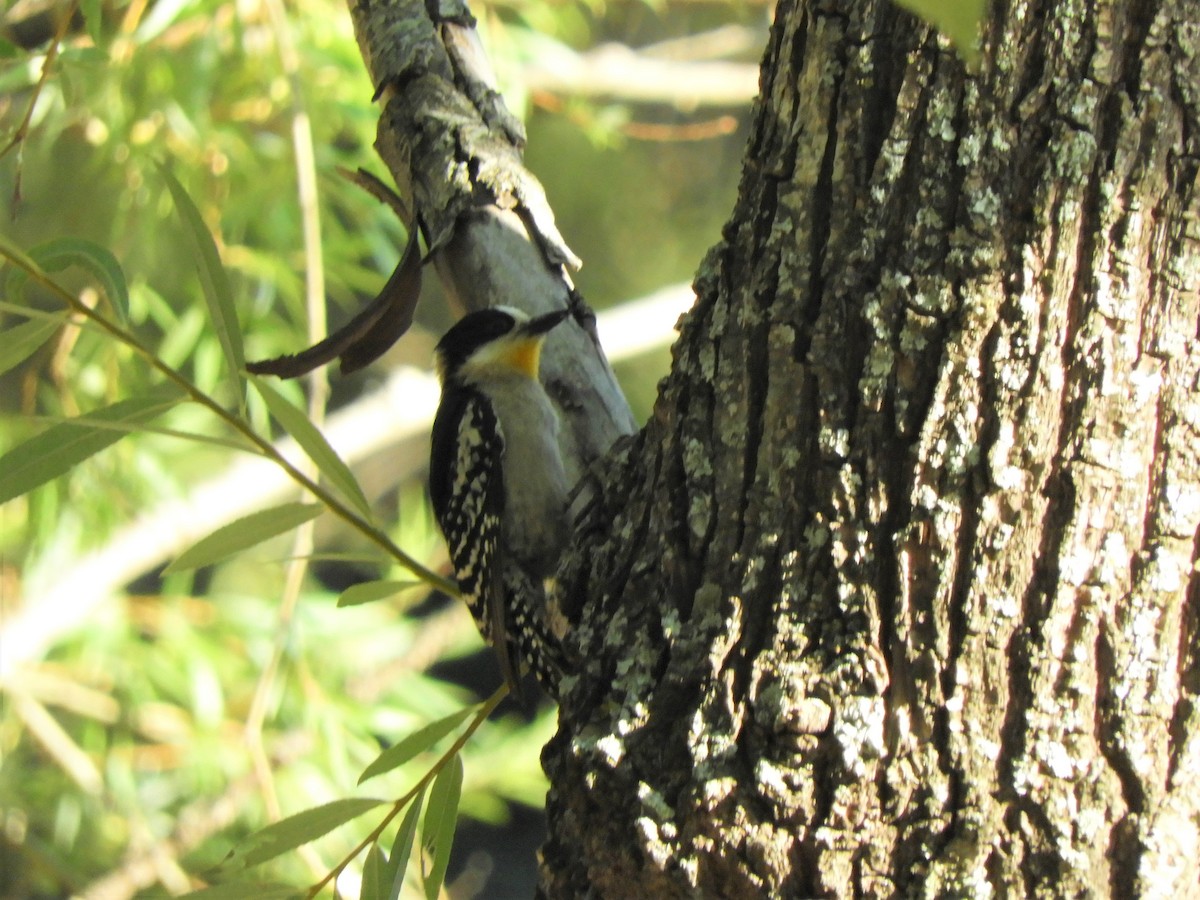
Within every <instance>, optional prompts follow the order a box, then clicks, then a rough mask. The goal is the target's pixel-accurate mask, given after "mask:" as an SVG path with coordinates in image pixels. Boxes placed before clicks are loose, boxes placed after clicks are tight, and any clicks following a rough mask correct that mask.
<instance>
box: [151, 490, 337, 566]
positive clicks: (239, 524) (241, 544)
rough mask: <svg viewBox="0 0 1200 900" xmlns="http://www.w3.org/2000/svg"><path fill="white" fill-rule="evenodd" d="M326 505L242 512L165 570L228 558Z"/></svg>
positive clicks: (300, 522) (316, 513)
mask: <svg viewBox="0 0 1200 900" xmlns="http://www.w3.org/2000/svg"><path fill="white" fill-rule="evenodd" d="M324 510H325V507H323V506H322V505H321V504H319V503H284V504H283V505H282V506H273V507H271V508H270V509H263V510H259V511H258V512H255V513H250V515H248V516H243V517H242V518H240V519H237V520H236V521H233V522H230V523H229V524H228V525H222V526H221V527H220V528H218V529H217V530H216V531H214V532H213V533H212V534H210V535H209V536H208V537H206V538H201V539H200V540H199V541H197V542H196V543H195V544H193V545H192V546H191V547H189V548H188V549H187V550H185V551H183V553H181V554H179V558H178V559H176V560H175V561H174V562H173V563H171V564H170V565H169V566H167V568H166V569H164V570H163V571H164V572H165V573H170V572H185V571H187V570H188V569H198V568H200V567H201V566H211V565H212V564H213V563H218V562H221V561H222V560H225V559H228V558H229V557H231V556H233V555H234V554H236V553H240V552H241V551H242V550H245V549H247V548H248V547H253V546H255V545H256V544H261V543H262V542H263V541H265V540H267V539H269V538H273V537H275V536H276V535H280V534H283V533H284V532H286V531H291V530H292V529H293V528H295V527H297V526H299V525H303V524H304V523H305V522H307V521H309V520H310V519H315V518H316V517H317V516H319V515H320V514H321V513H322V512H324Z"/></svg>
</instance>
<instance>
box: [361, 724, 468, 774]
mask: <svg viewBox="0 0 1200 900" xmlns="http://www.w3.org/2000/svg"><path fill="white" fill-rule="evenodd" d="M478 709H479V707H478V706H468V707H466V708H464V709H460V710H459V711H458V712H455V713H451V714H450V715H448V716H446V717H445V718H444V719H438V720H437V721H436V722H432V723H430V724H429V725H426V726H425V727H424V728H422V729H421V730H420V731H416V732H414V733H413V734H410V735H409V736H408V737H406V738H405V739H404V740H402V741H401V742H400V743H398V744H396V745H395V746H394V747H388V748H387V749H386V750H384V751H383V752H382V753H380V754H379V755H378V756H377V757H375V760H374V762H372V763H371V764H370V765H369V766H367V767H366V768H365V769H363V773H362V775H360V776H359V777H358V783H359V784H362V783H363V782H364V781H367V780H369V779H371V778H374V777H375V776H376V775H382V774H383V773H384V772H390V771H392V769H395V768H398V767H399V766H402V765H404V764H405V763H406V762H408V761H409V760H410V759H412V758H413V757H414V756H416V755H417V754H418V753H423V752H425V751H426V750H428V749H429V748H430V747H432V746H433V745H434V744H436V743H437V742H438V741H440V740H441V739H442V738H444V737H445V736H446V735H448V734H449V733H450V732H452V731H453V730H454V729H455V728H457V727H458V726H459V725H461V724H462V723H463V722H464V721H466V719H467V717H468V716H470V715H471V714H472V713H474V712H477V711H478Z"/></svg>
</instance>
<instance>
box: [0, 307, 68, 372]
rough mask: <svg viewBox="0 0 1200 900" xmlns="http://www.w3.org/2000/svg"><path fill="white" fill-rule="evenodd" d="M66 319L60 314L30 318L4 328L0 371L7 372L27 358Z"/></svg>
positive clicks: (0, 347)
mask: <svg viewBox="0 0 1200 900" xmlns="http://www.w3.org/2000/svg"><path fill="white" fill-rule="evenodd" d="M66 321H67V317H66V316H65V315H62V316H55V317H54V318H52V319H30V320H29V321H28V322H22V323H21V324H20V325H17V326H14V327H13V328H6V329H5V330H4V341H3V343H0V372H7V371H8V370H9V369H11V368H12V367H13V366H15V365H18V364H20V363H22V362H24V361H25V360H26V359H28V358H29V357H30V356H31V355H33V353H34V351H36V350H37V348H38V347H40V346H42V344H44V343H46V341H47V340H49V338H50V335H52V334H54V332H55V331H57V330H58V329H59V328H61V327H62V325H63V323H65V322H66Z"/></svg>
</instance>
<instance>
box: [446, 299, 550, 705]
mask: <svg viewBox="0 0 1200 900" xmlns="http://www.w3.org/2000/svg"><path fill="white" fill-rule="evenodd" d="M567 315H568V312H567V310H561V311H558V312H553V313H549V314H547V315H542V316H538V317H536V318H530V317H529V316H528V315H526V314H525V313H524V312H522V311H520V310H517V309H511V308H508V307H498V308H495V309H486V310H481V311H479V312H474V313H471V314H469V315H467V316H465V317H464V318H463V319H462V320H461V321H459V322H458V324H456V325H455V326H454V327H453V328H451V329H450V330H449V331H448V332H446V334H445V336H444V337H443V338H442V339H441V341H439V342H438V345H437V349H436V351H435V361H436V365H437V370H438V376H439V378H440V379H441V382H442V399H441V404H440V405H439V406H438V411H437V416H436V417H435V418H434V422H433V439H432V448H431V451H430V462H429V496H430V499H431V500H432V502H433V511H434V514H435V516H436V517H437V521H438V525H439V526H440V527H441V529H442V534H444V535H445V537H446V544H447V546H448V547H449V550H450V562H451V564H452V566H453V568H454V575H455V578H456V579H457V581H458V587H459V590H460V592H461V593H462V597H463V599H464V600H465V601H466V603H467V606H468V607H469V608H470V610H471V614H472V615H473V616H474V618H475V623H476V624H477V625H478V626H479V630H480V632H481V633H482V634H483V637H484V639H485V640H486V641H487V642H488V643H490V644H491V645H492V647H493V649H494V650H495V651H496V655H497V657H498V659H499V661H500V668H501V671H502V672H503V674H504V677H505V679H506V680H507V681H508V683H509V686H510V687H511V688H512V690H513V692H514V693H516V694H517V695H518V696H519V678H520V676H521V674H522V672H523V671H524V670H526V669H528V670H530V671H532V672H533V673H534V675H536V676H537V679H538V681H539V683H540V684H541V685H542V687H543V688H544V689H545V690H546V691H547V692H548V693H549V694H551V695H552V696H557V694H558V681H559V678H560V676H561V675H562V673H563V666H564V657H563V652H562V646H561V643H560V641H559V638H558V636H556V634H555V631H554V629H553V628H552V627H551V615H552V613H551V610H550V609H549V603H548V599H547V589H548V587H549V586H550V584H551V583H552V582H551V581H550V579H551V578H552V577H553V575H554V572H555V567H556V565H557V563H558V558H559V555H560V553H561V552H562V549H563V546H564V543H565V541H566V539H567V535H568V531H569V528H568V524H569V523H568V521H567V518H568V513H567V503H568V491H569V485H568V484H567V478H566V475H565V474H564V471H563V463H562V458H561V456H560V451H559V445H558V427H559V423H558V414H557V413H556V412H555V411H554V406H553V404H552V403H551V402H550V397H549V396H548V395H547V394H546V391H545V389H544V388H543V387H542V384H541V381H540V380H539V378H538V363H539V359H540V355H541V349H542V342H543V341H544V340H545V338H546V335H547V333H548V332H549V331H550V330H551V329H552V328H554V327H555V326H556V325H558V324H559V323H560V322H562V321H563V320H564V319H565V318H566V317H567Z"/></svg>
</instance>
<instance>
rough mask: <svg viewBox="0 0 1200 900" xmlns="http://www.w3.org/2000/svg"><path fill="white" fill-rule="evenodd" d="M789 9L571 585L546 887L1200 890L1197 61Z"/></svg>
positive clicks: (589, 523)
mask: <svg viewBox="0 0 1200 900" xmlns="http://www.w3.org/2000/svg"><path fill="white" fill-rule="evenodd" d="M994 6H995V8H994V10H993V16H994V20H993V22H992V23H991V24H990V25H989V26H988V29H987V33H986V35H985V42H984V62H983V66H982V70H981V72H980V73H979V74H977V75H974V76H971V75H968V74H967V73H966V72H964V70H963V67H962V65H961V63H960V62H959V61H958V60H957V59H956V58H955V56H954V55H953V53H952V52H950V51H949V50H947V49H946V47H945V46H944V45H943V44H942V43H940V42H939V40H938V38H937V37H936V36H934V35H932V34H931V33H930V32H929V30H928V29H926V28H924V27H923V26H921V25H920V24H919V23H917V22H916V21H915V20H913V19H912V18H911V17H909V16H908V15H907V14H905V13H903V12H901V11H899V10H898V9H896V8H895V7H894V6H892V5H891V4H890V3H888V2H866V0H833V2H822V3H820V4H815V3H806V2H802V0H782V2H781V3H780V4H779V7H778V12H777V21H776V24H775V26H774V28H773V30H772V33H771V38H770V43H769V46H768V48H767V51H766V55H765V58H764V62H763V74H762V98H761V99H760V101H759V103H758V105H757V106H756V113H755V120H754V125H753V134H752V137H751V140H750V144H749V147H748V150H747V154H746V160H745V170H744V175H743V180H742V184H741V188H740V193H739V199H738V203H737V207H736V209H735V210H734V212H733V215H732V217H731V219H730V222H729V224H728V225H727V227H726V229H725V233H724V235H723V239H722V241H721V243H720V244H719V245H718V246H717V247H715V248H714V249H713V251H712V252H711V253H710V254H709V257H708V258H707V259H706V261H705V263H704V265H703V266H702V268H701V271H700V274H699V275H698V278H697V290H698V295H699V301H698V303H697V305H696V307H695V309H694V310H693V311H692V313H691V314H690V315H689V316H687V317H686V319H685V320H684V322H683V325H682V329H681V332H682V333H681V336H680V339H679V342H678V344H677V346H676V348H675V356H674V364H673V367H672V373H671V375H670V377H669V378H668V379H667V381H666V382H665V383H664V387H663V390H662V393H661V396H660V399H659V402H658V404H657V407H656V410H655V414H654V417H653V419H652V420H651V422H650V423H649V424H648V425H647V426H646V428H645V429H644V430H643V431H642V432H641V433H640V434H639V435H638V436H637V438H636V439H635V440H634V441H633V442H632V443H630V444H629V445H627V446H625V447H624V448H622V450H621V452H620V453H619V454H618V456H617V458H615V459H613V460H611V465H610V467H609V469H608V472H607V474H606V491H605V494H604V497H603V500H602V501H601V502H598V503H597V504H595V505H594V506H593V507H592V509H591V510H590V514H589V516H588V517H587V518H586V519H585V520H584V521H583V522H581V523H580V525H579V529H578V531H577V534H576V538H577V540H576V545H577V553H576V555H575V556H574V557H573V559H572V560H571V561H570V563H569V565H568V566H567V567H566V569H565V571H563V572H562V573H560V574H561V576H562V578H563V580H564V581H565V582H566V583H567V584H569V585H570V586H571V587H572V589H573V590H574V591H576V592H577V595H578V596H579V597H581V598H583V599H584V604H583V606H584V617H583V620H582V621H581V623H580V624H579V626H578V627H577V628H576V630H575V632H574V639H575V640H576V641H577V643H578V644H579V647H580V651H581V657H582V658H583V659H585V660H587V661H588V662H587V664H586V667H585V669H584V671H583V672H582V673H581V674H580V676H579V678H578V679H577V681H576V683H575V685H574V687H573V689H571V690H569V691H568V692H567V694H566V696H565V697H564V699H563V702H562V708H561V716H560V730H559V733H558V735H557V736H556V738H555V739H554V741H553V742H552V743H551V744H550V745H549V746H548V748H547V749H546V752H545V753H544V755H543V762H544V765H545V767H546V769H547V772H548V774H549V775H550V778H551V781H552V789H551V794H550V798H549V815H550V839H549V841H548V843H547V845H546V847H545V849H544V861H543V867H542V881H543V884H542V890H543V892H544V893H545V894H546V895H547V896H552V897H579V896H605V897H670V896H712V897H717V896H730V897H732V896H739V897H746V896H783V897H795V896H854V895H860V896H862V895H865V896H893V895H901V894H903V895H908V894H928V895H932V896H960V895H978V896H988V895H990V894H991V893H996V894H998V895H1001V896H1023V895H1041V896H1075V895H1085V894H1086V895H1101V896H1103V895H1110V896H1114V897H1115V896H1120V897H1126V896H1146V897H1149V896H1162V897H1185V896H1198V895H1200V888H1198V885H1200V868H1198V860H1200V788H1198V787H1197V785H1198V784H1200V706H1198V704H1197V697H1198V694H1200V651H1198V649H1197V645H1198V643H1200V624H1198V623H1200V575H1198V574H1197V559H1198V554H1200V531H1198V529H1200V461H1198V459H1197V454H1198V450H1200V435H1198V434H1197V431H1198V427H1200V297H1198V294H1197V285H1198V281H1200V240H1198V239H1200V224H1198V223H1200V199H1198V197H1197V175H1198V166H1200V97H1198V92H1200V47H1198V45H1200V31H1198V28H1197V25H1196V23H1195V18H1196V17H1195V8H1194V5H1193V4H1191V3H1188V2H1184V0H1136V2H1122V0H1101V2H1098V3H1084V2H1049V0H1047V2H1029V3H1007V4H1006V3H997V4H995V5H994Z"/></svg>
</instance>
